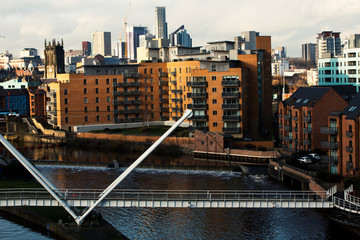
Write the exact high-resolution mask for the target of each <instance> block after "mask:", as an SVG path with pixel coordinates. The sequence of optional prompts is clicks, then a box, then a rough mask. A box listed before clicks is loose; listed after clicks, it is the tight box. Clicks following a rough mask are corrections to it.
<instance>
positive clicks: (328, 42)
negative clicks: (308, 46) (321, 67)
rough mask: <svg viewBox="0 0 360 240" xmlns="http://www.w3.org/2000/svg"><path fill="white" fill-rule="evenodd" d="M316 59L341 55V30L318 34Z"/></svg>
mask: <svg viewBox="0 0 360 240" xmlns="http://www.w3.org/2000/svg"><path fill="white" fill-rule="evenodd" d="M316 39H317V49H316V61H317V60H318V59H319V58H329V57H335V56H340V55H341V51H342V48H341V39H340V32H333V31H323V32H322V33H318V36H317V38H316Z"/></svg>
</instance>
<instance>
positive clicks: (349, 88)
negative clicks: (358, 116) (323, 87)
mask: <svg viewBox="0 0 360 240" xmlns="http://www.w3.org/2000/svg"><path fill="white" fill-rule="evenodd" d="M330 87H332V89H334V90H335V91H336V92H337V93H338V94H339V95H340V96H341V97H342V98H343V99H344V100H345V101H347V102H350V100H351V99H352V98H353V97H354V96H355V95H356V94H357V92H356V87H355V86H353V85H332V86H330Z"/></svg>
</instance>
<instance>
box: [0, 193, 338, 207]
mask: <svg viewBox="0 0 360 240" xmlns="http://www.w3.org/2000/svg"><path fill="white" fill-rule="evenodd" d="M58 190H59V191H60V192H61V193H62V196H63V197H62V200H63V201H64V202H65V203H66V205H67V206H69V207H91V206H93V205H94V204H95V202H96V201H97V200H98V198H99V196H100V195H101V194H102V190H76V189H73V190H70V189H67V190H65V189H62V190H60V189H58ZM331 195H332V194H331V193H330V192H329V191H328V192H312V191H261V190H251V191H246V190H243V191H220V190H197V191H193V190H184V191H179V190H133V189H127V190H122V189H121V190H120V189H114V190H113V191H112V192H111V193H110V194H109V195H108V196H107V197H106V198H105V199H104V200H103V201H102V202H101V203H100V204H99V205H98V206H99V207H122V208H123V207H150V208H157V207H161V208H188V207H192V208H332V207H333V206H334V204H333V201H331V200H329V199H330V198H331ZM0 206H1V207H14V206H37V207H43V206H62V205H61V204H60V203H59V201H57V200H56V199H55V198H54V197H53V196H52V195H51V194H49V193H48V192H47V190H45V189H0Z"/></svg>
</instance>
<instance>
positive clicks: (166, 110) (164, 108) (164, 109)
mask: <svg viewBox="0 0 360 240" xmlns="http://www.w3.org/2000/svg"><path fill="white" fill-rule="evenodd" d="M160 111H161V112H169V108H167V107H161V108H160Z"/></svg>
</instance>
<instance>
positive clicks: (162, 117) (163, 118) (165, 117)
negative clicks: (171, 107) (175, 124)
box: [160, 116, 169, 121]
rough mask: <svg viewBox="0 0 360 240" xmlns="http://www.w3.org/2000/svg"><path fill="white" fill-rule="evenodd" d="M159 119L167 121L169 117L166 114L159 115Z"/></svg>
mask: <svg viewBox="0 0 360 240" xmlns="http://www.w3.org/2000/svg"><path fill="white" fill-rule="evenodd" d="M160 121H169V117H167V116H161V117H160Z"/></svg>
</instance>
